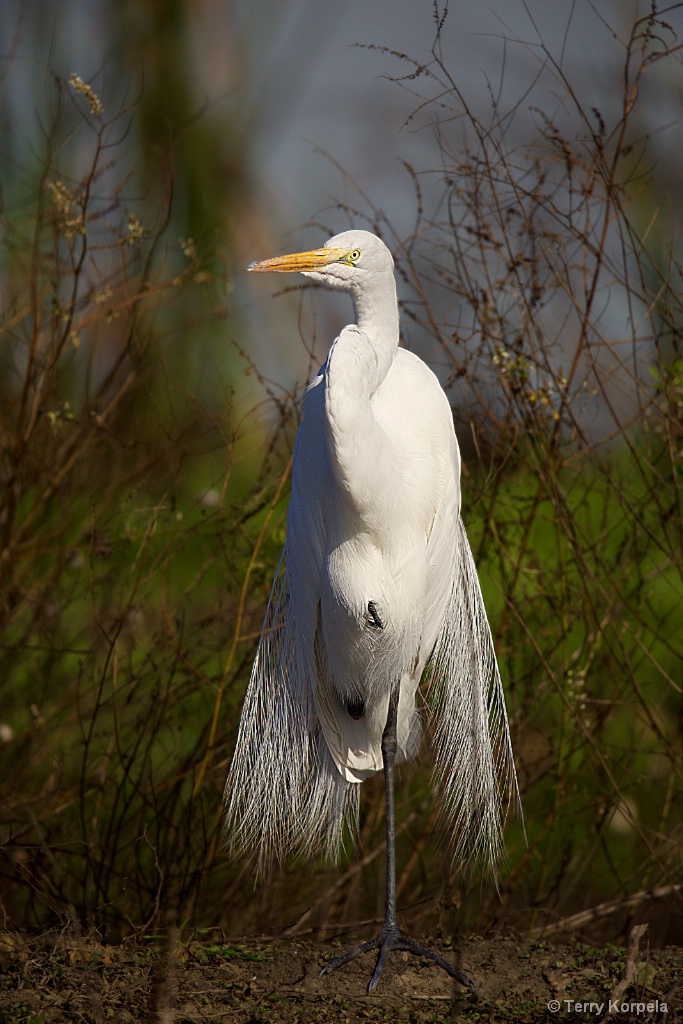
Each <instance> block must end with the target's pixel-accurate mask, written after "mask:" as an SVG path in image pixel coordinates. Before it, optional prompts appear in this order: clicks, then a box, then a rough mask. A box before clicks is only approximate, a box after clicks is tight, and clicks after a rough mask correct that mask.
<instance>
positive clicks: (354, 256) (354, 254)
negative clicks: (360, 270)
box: [346, 249, 360, 263]
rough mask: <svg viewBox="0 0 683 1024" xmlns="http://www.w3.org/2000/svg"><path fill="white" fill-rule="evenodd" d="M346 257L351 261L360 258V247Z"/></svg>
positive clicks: (353, 261)
mask: <svg viewBox="0 0 683 1024" xmlns="http://www.w3.org/2000/svg"><path fill="white" fill-rule="evenodd" d="M346 258H347V260H348V261H349V263H355V262H356V260H359V259H360V249H352V250H351V252H350V253H349V254H348V256H347V257H346Z"/></svg>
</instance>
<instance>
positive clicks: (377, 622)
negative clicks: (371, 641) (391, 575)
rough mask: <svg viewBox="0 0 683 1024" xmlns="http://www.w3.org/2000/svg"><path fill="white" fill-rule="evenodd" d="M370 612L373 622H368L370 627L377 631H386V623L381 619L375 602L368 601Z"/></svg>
mask: <svg viewBox="0 0 683 1024" xmlns="http://www.w3.org/2000/svg"><path fill="white" fill-rule="evenodd" d="M368 612H369V613H370V620H371V621H370V622H368V626H374V627H375V629H384V623H383V622H382V620H381V619H380V617H379V614H378V612H377V608H376V606H375V602H374V601H368Z"/></svg>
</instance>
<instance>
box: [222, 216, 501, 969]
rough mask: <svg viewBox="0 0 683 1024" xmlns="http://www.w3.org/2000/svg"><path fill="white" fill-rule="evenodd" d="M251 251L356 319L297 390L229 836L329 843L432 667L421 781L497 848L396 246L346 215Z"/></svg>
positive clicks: (452, 467)
mask: <svg viewBox="0 0 683 1024" xmlns="http://www.w3.org/2000/svg"><path fill="white" fill-rule="evenodd" d="M249 269H250V270H257V271H267V270H272V271H281V272H282V271H300V272H302V273H305V274H306V275H307V276H309V277H311V278H312V279H313V280H315V281H317V282H319V283H322V284H325V285H327V286H328V287H333V288H341V289H344V290H346V291H348V292H350V293H351V296H352V298H353V302H354V307H355V313H356V323H355V324H353V325H351V326H349V327H345V328H344V330H343V331H342V332H341V334H340V335H339V337H338V338H337V339H336V341H335V342H334V343H333V345H332V347H331V349H330V352H329V355H328V357H327V361H326V362H325V365H324V366H323V367H322V369H321V370H320V372H319V374H318V375H317V377H315V378H314V380H313V381H312V382H311V383H310V384H309V386H308V389H307V391H306V395H305V398H304V403H303V416H302V421H301V425H300V427H299V431H298V434H297V438H296V445H295V449H294V462H293V473H292V496H291V501H290V505H289V512H288V516H287V539H286V544H285V549H284V552H283V556H282V560H281V563H280V567H279V569H278V573H277V576H276V579H275V582H274V584H273V590H272V594H271V598H270V603H269V606H268V611H267V614H266V621H265V624H264V629H263V634H262V637H261V641H260V644H259V648H258V651H257V655H256V660H255V662H254V667H253V671H252V675H251V681H250V684H249V689H248V692H247V696H246V700H245V704H244V709H243V712H242V719H241V723H240V730H239V736H238V740H237V746H236V749H235V754H234V758H233V762H232V766H231V769H230V774H229V776H228V782H227V787H226V801H227V811H226V823H227V827H228V829H229V836H230V842H231V844H232V845H233V848H237V849H244V850H249V849H252V848H257V849H258V855H259V862H260V866H262V867H264V866H267V865H269V863H270V862H271V861H272V860H273V859H274V858H275V859H278V860H281V859H282V858H284V857H286V856H287V855H288V854H290V853H293V852H295V851H299V850H303V851H304V852H305V853H307V854H312V853H314V852H315V851H317V850H318V849H321V848H322V849H323V850H325V851H326V852H327V853H329V854H332V855H333V854H335V853H336V851H337V850H338V848H339V845H340V843H341V841H342V838H343V834H344V826H345V823H348V824H349V825H350V827H351V829H352V830H353V829H354V827H355V822H356V820H357V815H358V792H359V785H358V783H360V782H362V781H363V779H365V778H367V777H368V776H369V775H371V774H372V773H373V772H377V771H380V770H381V769H382V768H383V765H384V757H383V735H384V733H385V730H387V729H388V728H389V726H388V722H389V719H390V717H391V716H390V694H391V693H392V687H393V688H396V687H397V686H399V684H400V686H399V689H398V693H397V699H398V708H397V716H396V725H395V728H396V760H397V761H400V760H407V759H410V758H413V757H414V756H415V755H416V754H417V752H418V749H419V746H420V739H421V732H422V723H423V718H424V716H423V715H422V714H421V713H420V709H421V706H422V704H423V697H422V695H421V694H420V691H419V689H418V688H419V686H420V681H421V678H422V675H423V672H424V671H425V668H428V671H427V682H426V687H425V690H426V692H425V700H426V706H427V708H428V717H429V718H430V719H431V723H430V725H431V733H432V736H433V743H434V752H435V766H434V779H433V782H434V789H435V790H436V793H437V795H438V797H439V798H440V800H441V805H442V807H443V810H444V812H445V814H446V815H447V817H448V819H449V820H450V822H451V823H452V825H453V832H454V848H455V852H456V854H457V856H458V857H459V858H461V859H463V860H468V859H470V858H472V857H478V856H480V857H483V858H485V859H486V860H488V861H490V862H492V863H493V862H495V860H496V858H497V856H498V854H499V852H500V849H501V845H502V826H503V822H504V819H505V815H506V811H507V807H508V804H509V799H510V796H511V794H513V793H516V779H515V772H514V766H513V760H512V749H511V745H510V736H509V730H508V723H507V717H506V712H505V703H504V698H503V691H502V686H501V680H500V675H499V672H498V668H497V665H496V659H495V653H494V649H493V643H492V639H491V633H490V629H489V625H488V621H487V618H486V612H485V609H484V604H483V601H482V596H481V590H480V587H479V582H478V579H477V573H476V569H475V566H474V562H473V559H472V554H471V551H470V547H469V544H468V541H467V536H466V533H465V528H464V526H463V523H462V520H461V518H460V456H459V451H458V444H457V440H456V437H455V432H454V429H453V419H452V414H451V409H450V406H449V403H448V400H447V398H446V396H445V394H444V392H443V390H442V388H441V386H440V384H439V382H438V380H437V378H436V376H435V375H434V374H433V373H432V371H431V370H430V369H429V368H428V367H427V366H426V365H425V364H424V363H423V362H422V360H420V359H419V358H418V357H417V356H415V355H413V354H412V353H411V352H408V351H406V350H404V349H400V348H399V347H398V339H399V323H398V305H397V300H396V287H395V281H394V273H393V260H392V257H391V254H390V253H389V250H388V249H387V248H386V246H385V245H384V244H383V242H381V241H380V240H379V239H378V238H377V237H375V236H374V235H372V234H370V233H369V232H367V231H347V232H344V233H343V234H340V235H336V236H335V237H334V238H331V239H330V240H329V241H328V242H327V243H326V245H325V246H324V248H322V249H318V250H313V251H311V252H307V253H298V254H294V255H293V256H285V257H278V258H276V259H274V260H266V261H264V262H263V263H259V264H252V266H251V267H250V268H249ZM430 659H431V660H430ZM391 819H392V829H393V761H392V808H391ZM391 845H392V847H393V835H392V840H391ZM389 869H390V871H393V864H391V865H389ZM388 915H389V910H388ZM394 919H395V909H394ZM397 934H398V933H397ZM373 941H374V940H373ZM405 941H406V942H407V941H408V940H405ZM396 945H397V943H396V942H394V943H393V946H394V948H396ZM403 948H408V947H407V946H404V947H403ZM411 948H412V947H411ZM358 951H360V948H359V949H358V950H356V951H353V952H354V953H355V952H358ZM434 958H435V959H438V958H437V957H436V956H434ZM340 959H342V960H343V958H340ZM441 966H444V963H441ZM378 971H381V966H378ZM376 975H377V978H378V977H379V973H378V972H376ZM376 980H377V979H376V978H373V982H374V983H375V984H376ZM371 984H372V983H371Z"/></svg>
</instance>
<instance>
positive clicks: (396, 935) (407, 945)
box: [320, 925, 474, 992]
mask: <svg viewBox="0 0 683 1024" xmlns="http://www.w3.org/2000/svg"><path fill="white" fill-rule="evenodd" d="M376 946H379V956H378V957H377V964H376V966H375V971H374V974H373V975H372V977H371V978H370V984H369V985H368V992H372V991H374V989H375V987H376V986H377V982H378V981H379V979H380V977H381V976H382V971H383V970H384V965H385V964H386V962H387V958H388V956H389V953H391V951H392V949H399V950H400V949H405V950H407V951H408V952H409V953H413V954H414V955H415V956H424V957H427V958H428V959H429V960H433V961H434V963H436V964H438V965H439V967H442V968H443V969H444V971H446V973H447V974H450V976H451V978H455V980H456V981H458V982H460V984H461V985H465V986H466V987H467V988H471V989H474V982H473V981H472V979H471V978H468V977H467V975H466V974H463V972H462V971H459V970H458V969H457V967H454V966H453V964H451V963H449V962H448V960H446V959H444V957H442V956H441V955H440V954H439V953H435V952H434V951H433V950H431V949H427V948H426V946H421V945H420V944H419V942H413V940H412V939H409V938H408V937H407V936H406V935H403V934H402V933H401V931H400V930H399V927H398V925H385V926H384V928H383V929H382V931H381V932H380V933H379V935H377V936H375V938H374V939H366V940H365V942H361V943H360V944H359V945H358V946H354V947H353V949H349V950H347V952H346V953H342V955H341V956H338V957H336V958H335V959H334V960H330V962H329V964H325V966H324V967H323V969H322V971H321V972H320V973H321V975H322V974H329V973H330V971H334V970H336V969H337V967H341V966H342V964H346V963H348V962H349V960H353V959H354V958H355V957H357V956H361V955H362V954H363V953H367V951H368V950H369V949H375V947H376Z"/></svg>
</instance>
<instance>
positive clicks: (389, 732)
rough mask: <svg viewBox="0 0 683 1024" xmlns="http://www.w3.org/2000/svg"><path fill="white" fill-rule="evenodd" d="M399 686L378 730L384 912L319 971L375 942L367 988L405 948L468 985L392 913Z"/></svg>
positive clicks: (471, 985) (468, 983)
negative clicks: (374, 926)
mask: <svg viewBox="0 0 683 1024" xmlns="http://www.w3.org/2000/svg"><path fill="white" fill-rule="evenodd" d="M399 690H400V681H399V682H397V683H396V684H395V685H394V686H393V687H392V690H391V694H390V696H389V712H388V714H387V722H386V725H385V727H384V732H383V733H382V758H383V760H384V791H385V796H386V808H387V811H386V830H387V895H386V911H385V914H384V925H383V927H382V930H381V932H380V933H379V935H377V936H375V938H374V939H366V941H365V942H361V943H360V944H359V945H357V946H354V947H353V949H349V950H347V952H346V953H342V954H341V956H338V957H336V958H335V959H334V960H330V962H329V963H328V964H325V966H324V967H323V969H322V971H321V972H320V973H321V974H329V973H330V971H334V970H335V969H336V968H337V967H341V966H342V964H346V963H348V962H349V960H353V959H354V958H355V957H357V956H361V954H363V953H367V951H368V950H369V949H375V948H376V947H377V946H379V955H378V957H377V964H376V966H375V970H374V973H373V975H372V978H371V979H370V984H369V985H368V992H372V991H373V990H374V989H375V987H376V986H377V982H378V981H379V979H380V977H381V975H382V971H383V970H384V965H385V964H386V962H387V959H388V957H389V953H390V952H391V951H392V949H405V950H408V952H410V953H414V954H415V956H421V957H427V958H428V959H429V960H433V961H434V963H436V964H438V965H439V967H442V968H443V970H444V971H446V972H447V973H448V974H450V976H451V978H455V980H456V981H458V982H460V984H461V985H466V986H467V987H468V988H474V983H473V982H472V980H471V979H470V978H468V977H467V975H466V974H463V972H462V971H459V970H458V969H457V967H454V966H453V964H451V963H449V961H448V960H446V959H444V957H442V956H441V955H440V954H439V953H435V952H434V951H433V950H431V949H427V948H426V947H425V946H421V945H420V944H419V943H418V942H413V940H412V939H409V938H408V937H407V936H406V935H403V934H402V932H401V929H400V928H399V926H398V917H397V914H396V829H395V822H394V762H395V760H396V749H397V745H398V743H397V723H398V697H399Z"/></svg>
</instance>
